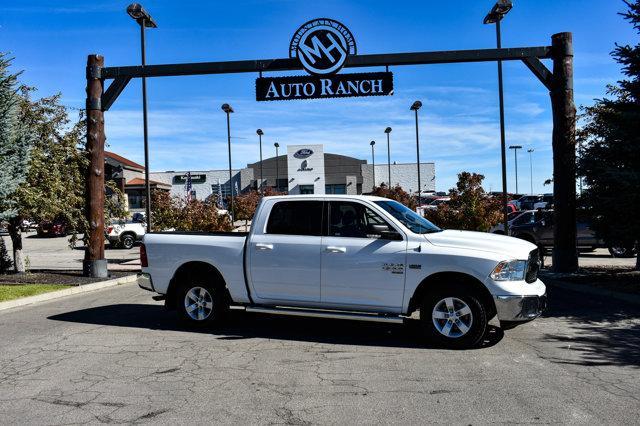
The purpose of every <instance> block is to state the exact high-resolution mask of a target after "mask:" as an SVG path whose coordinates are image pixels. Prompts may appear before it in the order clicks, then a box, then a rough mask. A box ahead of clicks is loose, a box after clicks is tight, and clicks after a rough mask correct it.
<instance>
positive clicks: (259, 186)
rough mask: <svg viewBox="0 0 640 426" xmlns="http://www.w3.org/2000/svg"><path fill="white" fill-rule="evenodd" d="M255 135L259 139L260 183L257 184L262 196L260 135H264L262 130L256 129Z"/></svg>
mask: <svg viewBox="0 0 640 426" xmlns="http://www.w3.org/2000/svg"><path fill="white" fill-rule="evenodd" d="M256 134H257V135H258V138H259V139H260V183H259V184H258V189H259V191H260V193H261V194H262V135H264V132H263V131H262V129H258V130H256Z"/></svg>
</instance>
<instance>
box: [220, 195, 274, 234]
mask: <svg viewBox="0 0 640 426" xmlns="http://www.w3.org/2000/svg"><path fill="white" fill-rule="evenodd" d="M284 194H285V193H284V192H278V191H275V190H274V189H272V188H265V189H264V191H263V192H262V193H260V192H259V191H255V190H252V191H249V192H245V193H244V194H240V195H238V196H236V197H234V199H233V218H234V220H244V221H245V229H247V227H248V221H250V220H251V219H253V215H254V214H255V212H256V209H257V208H258V204H260V200H262V197H269V196H275V195H284ZM230 201H231V199H230V198H228V199H227V204H230Z"/></svg>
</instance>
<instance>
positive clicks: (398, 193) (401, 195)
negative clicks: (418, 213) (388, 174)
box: [371, 183, 418, 210]
mask: <svg viewBox="0 0 640 426" xmlns="http://www.w3.org/2000/svg"><path fill="white" fill-rule="evenodd" d="M371 195H375V196H376V197H384V198H390V199H392V200H396V201H397V202H399V203H401V204H404V205H405V206H407V207H409V208H410V209H411V210H415V209H416V207H417V206H418V204H417V200H416V197H413V196H411V195H410V194H409V193H408V192H406V191H405V190H404V189H402V187H400V185H396V186H394V187H392V188H389V187H387V185H385V184H384V183H383V184H381V185H380V186H377V187H375V188H373V191H372V192H371Z"/></svg>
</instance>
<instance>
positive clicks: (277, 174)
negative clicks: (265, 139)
mask: <svg viewBox="0 0 640 426" xmlns="http://www.w3.org/2000/svg"><path fill="white" fill-rule="evenodd" d="M273 146H275V147H276V191H279V189H280V187H279V186H278V181H279V180H280V161H279V160H278V148H280V144H279V143H278V142H276V143H274V144H273Z"/></svg>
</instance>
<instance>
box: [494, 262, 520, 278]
mask: <svg viewBox="0 0 640 426" xmlns="http://www.w3.org/2000/svg"><path fill="white" fill-rule="evenodd" d="M526 269H527V261H526V260H504V261H502V262H500V263H498V265H497V266H496V267H495V268H493V272H491V275H490V277H491V279H492V280H494V281H522V280H524V272H525V270H526Z"/></svg>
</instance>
